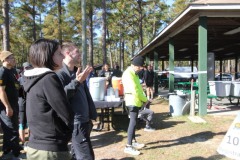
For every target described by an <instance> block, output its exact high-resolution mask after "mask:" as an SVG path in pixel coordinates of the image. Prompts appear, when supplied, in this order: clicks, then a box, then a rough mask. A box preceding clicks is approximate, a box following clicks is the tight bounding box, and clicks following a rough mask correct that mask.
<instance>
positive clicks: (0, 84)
mask: <svg viewBox="0 0 240 160" xmlns="http://www.w3.org/2000/svg"><path fill="white" fill-rule="evenodd" d="M0 60H1V61H2V67H1V68H0V100H1V101H0V111H1V113H0V122H1V127H2V130H3V146H2V150H3V156H2V158H4V156H5V155H7V154H8V153H10V152H12V153H13V155H14V156H15V157H18V156H19V155H20V151H21V150H22V147H21V146H20V145H19V133H18V112H19V106H18V89H19V87H20V85H19V83H18V80H17V75H16V70H15V69H14V66H15V64H16V62H15V58H14V55H13V53H11V52H9V51H2V52H1V53H0Z"/></svg>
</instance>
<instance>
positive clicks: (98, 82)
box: [89, 77, 106, 101]
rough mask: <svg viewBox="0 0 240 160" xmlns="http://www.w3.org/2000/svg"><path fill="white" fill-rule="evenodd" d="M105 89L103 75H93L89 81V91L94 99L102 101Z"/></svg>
mask: <svg viewBox="0 0 240 160" xmlns="http://www.w3.org/2000/svg"><path fill="white" fill-rule="evenodd" d="M105 89H106V78H105V77H93V78H90V81H89V91H90V94H91V96H92V99H93V100H94V101H103V100H104V96H105Z"/></svg>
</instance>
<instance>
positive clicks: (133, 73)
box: [122, 56, 148, 155]
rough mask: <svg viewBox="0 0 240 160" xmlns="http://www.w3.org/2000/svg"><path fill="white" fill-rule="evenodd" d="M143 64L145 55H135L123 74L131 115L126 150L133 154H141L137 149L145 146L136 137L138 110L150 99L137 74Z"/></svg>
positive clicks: (125, 93) (126, 98) (126, 101)
mask: <svg viewBox="0 0 240 160" xmlns="http://www.w3.org/2000/svg"><path fill="white" fill-rule="evenodd" d="M143 64H144V59H143V57H141V56H137V57H134V58H133V60H132V62H131V66H129V67H128V68H127V69H126V70H125V71H124V72H123V75H122V83H123V87H124V99H125V104H126V106H127V108H128V111H129V116H130V121H129V125H128V131H127V132H128V142H127V145H126V147H125V148H124V152H125V153H128V154H131V155H139V154H140V151H138V150H137V149H141V148H143V147H144V146H145V145H144V144H141V143H138V142H137V141H136V138H135V127H136V122H137V118H138V112H139V110H140V109H141V107H142V105H143V104H144V103H146V102H147V101H148V99H147V97H146V95H145V93H144V91H143V89H142V86H141V84H140V80H139V77H138V75H137V73H138V72H139V71H141V69H142V66H143Z"/></svg>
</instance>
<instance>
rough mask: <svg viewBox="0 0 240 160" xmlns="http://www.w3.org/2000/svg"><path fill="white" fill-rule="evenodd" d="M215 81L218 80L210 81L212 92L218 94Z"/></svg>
mask: <svg viewBox="0 0 240 160" xmlns="http://www.w3.org/2000/svg"><path fill="white" fill-rule="evenodd" d="M215 82H216V81H208V84H209V90H210V94H212V95H216V86H215Z"/></svg>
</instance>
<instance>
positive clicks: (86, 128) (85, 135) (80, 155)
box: [71, 121, 95, 160]
mask: <svg viewBox="0 0 240 160" xmlns="http://www.w3.org/2000/svg"><path fill="white" fill-rule="evenodd" d="M92 127H93V124H92V121H89V122H87V123H81V122H78V123H76V122H75V123H74V128H73V135H72V147H71V153H72V157H73V159H74V160H94V159H95V157H94V152H93V148H92V143H91V141H90V133H91V130H92Z"/></svg>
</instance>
